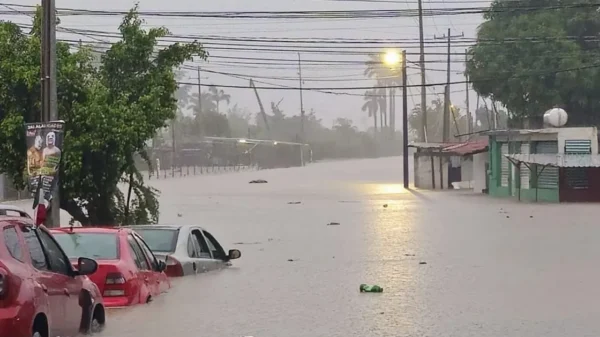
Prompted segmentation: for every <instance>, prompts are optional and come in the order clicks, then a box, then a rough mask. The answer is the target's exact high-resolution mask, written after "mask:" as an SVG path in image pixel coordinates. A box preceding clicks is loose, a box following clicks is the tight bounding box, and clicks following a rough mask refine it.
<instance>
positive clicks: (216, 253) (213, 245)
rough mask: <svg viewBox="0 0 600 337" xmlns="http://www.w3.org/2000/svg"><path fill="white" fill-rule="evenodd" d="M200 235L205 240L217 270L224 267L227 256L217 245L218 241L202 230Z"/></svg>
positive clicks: (219, 245)
mask: <svg viewBox="0 0 600 337" xmlns="http://www.w3.org/2000/svg"><path fill="white" fill-rule="evenodd" d="M202 234H203V235H204V237H205V238H206V244H207V245H208V249H209V250H210V253H211V255H212V257H213V259H214V260H215V263H216V264H217V268H220V267H224V266H225V265H226V262H227V254H225V251H224V250H223V247H221V244H219V241H217V239H215V237H214V236H213V235H212V234H210V233H209V232H207V231H206V230H202Z"/></svg>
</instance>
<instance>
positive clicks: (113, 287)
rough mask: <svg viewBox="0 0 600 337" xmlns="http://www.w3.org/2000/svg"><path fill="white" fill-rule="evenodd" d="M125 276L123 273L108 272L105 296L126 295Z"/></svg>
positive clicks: (105, 282)
mask: <svg viewBox="0 0 600 337" xmlns="http://www.w3.org/2000/svg"><path fill="white" fill-rule="evenodd" d="M126 282H127V281H126V280H125V276H123V274H121V273H108V274H107V275H106V280H105V281H104V292H103V293H102V296H103V297H119V296H125V283H126Z"/></svg>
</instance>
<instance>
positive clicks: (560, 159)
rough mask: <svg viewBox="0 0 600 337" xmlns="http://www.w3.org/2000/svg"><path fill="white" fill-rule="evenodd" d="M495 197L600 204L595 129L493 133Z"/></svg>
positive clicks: (599, 163) (491, 174)
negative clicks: (595, 202) (599, 202)
mask: <svg viewBox="0 0 600 337" xmlns="http://www.w3.org/2000/svg"><path fill="white" fill-rule="evenodd" d="M486 134H487V135H488V136H489V163H490V164H489V170H488V174H487V179H488V186H489V194H490V195H491V196H494V197H511V198H515V199H517V200H526V201H543V202H581V201H600V156H599V155H598V132H597V130H596V128H595V127H573V128H544V129H532V130H492V131H488V132H486Z"/></svg>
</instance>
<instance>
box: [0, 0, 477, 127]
mask: <svg viewBox="0 0 600 337" xmlns="http://www.w3.org/2000/svg"><path fill="white" fill-rule="evenodd" d="M10 2H11V3H16V4H23V5H34V4H37V3H39V1H38V2H36V1H32V0H12V1H10ZM56 2H57V4H56V6H57V7H59V8H85V9H96V10H127V9H129V8H130V7H132V6H133V5H134V3H135V1H128V0H103V1H98V2H95V1H94V2H91V1H81V0H56ZM139 4H140V10H142V11H150V10H153V11H157V10H158V11H191V12H197V11H284V10H285V11H289V10H353V9H407V8H415V9H416V8H417V2H416V0H400V1H398V0H396V1H395V2H394V3H389V4H387V3H381V2H374V3H368V2H350V1H329V0H302V1H301V0H298V1H296V0H254V1H247V0H245V1H244V0H219V1H190V0H170V1H158V0H142V1H139ZM488 4H489V3H488V2H486V1H456V0H446V1H444V0H425V1H424V8H425V9H429V8H433V9H436V8H437V9H443V8H456V7H481V6H487V5H488ZM3 19H5V20H11V21H18V22H21V23H28V22H30V20H29V18H27V17H23V16H21V17H19V16H9V17H7V16H5V17H3ZM61 20H62V23H61V26H62V27H67V28H75V29H91V30H102V31H110V32H115V31H116V30H117V26H118V24H119V22H120V18H119V17H91V16H85V17H64V18H61ZM146 20H147V24H148V25H149V26H161V25H162V26H166V27H167V28H169V29H170V30H171V32H172V33H173V34H178V35H219V36H229V37H267V38H301V39H306V38H346V39H396V40H400V39H414V40H418V38H419V35H418V18H416V17H414V18H412V17H410V18H385V19H384V18H369V19H336V20H332V19H287V20H284V19H206V18H164V17H162V18H156V17H150V18H147V19H146ZM424 22H425V39H431V38H433V37H434V36H435V35H437V36H441V35H443V34H445V33H446V32H447V29H448V28H451V30H452V34H453V35H455V34H456V35H459V34H461V33H464V36H465V37H466V38H474V37H475V36H476V29H477V26H478V25H479V24H480V23H481V22H482V17H481V15H480V14H471V15H455V16H435V17H429V18H426V19H425V21H424ZM58 38H59V39H60V38H68V39H82V40H84V41H86V40H89V37H86V36H77V35H66V34H64V33H59V34H58ZM104 40H106V41H109V40H111V39H110V38H106V39H104ZM201 42H202V41H201ZM205 42H212V43H213V44H212V45H207V46H206V47H207V50H208V51H209V53H210V54H211V55H212V57H209V59H208V62H202V63H200V62H194V63H189V64H190V65H192V66H198V65H201V67H202V69H205V70H207V71H217V72H225V73H231V74H238V75H241V77H255V80H256V81H262V82H268V83H270V84H277V85H284V86H291V87H297V86H298V80H297V79H296V78H297V76H298V68H297V65H296V64H294V62H295V61H294V60H297V58H298V55H297V53H296V52H270V53H268V52H263V51H260V52H259V51H251V50H222V49H213V48H211V47H217V48H218V47H223V43H230V44H231V43H238V44H239V43H242V44H243V43H244V42H231V41H214V40H212V41H205ZM440 42H441V41H440ZM214 43H216V44H217V45H215V44H214ZM218 44H221V45H218ZM253 44H254V43H253ZM269 45H270V47H272V43H269ZM295 46H297V44H295ZM321 46H322V45H321ZM390 47H398V48H406V49H407V51H408V52H409V53H410V52H415V53H416V52H418V44H416V43H414V42H411V43H407V45H406V46H402V45H398V46H390ZM238 48H239V47H238ZM252 48H254V47H252ZM242 49H243V48H242ZM464 49H465V43H464V42H463V43H460V45H459V46H458V47H456V48H453V49H452V51H453V52H464ZM338 50H342V51H343V52H344V53H346V54H337V55H335V54H331V53H329V54H324V53H308V52H306V53H302V55H301V57H302V58H303V59H305V60H330V61H331V60H334V61H355V63H351V62H347V63H340V64H335V65H331V64H329V65H322V64H321V65H318V64H315V62H312V63H311V62H310V61H307V63H308V64H305V65H304V66H303V67H302V76H303V77H304V79H305V81H304V84H303V85H304V86H305V87H307V88H315V87H321V88H322V87H364V86H371V85H374V81H372V80H368V79H366V78H365V77H364V75H363V71H364V68H365V67H364V65H362V64H359V63H358V61H361V62H362V61H366V60H367V56H366V55H365V53H366V51H367V50H368V51H370V52H372V51H375V48H372V49H367V50H366V49H360V48H357V49H356V50H354V51H352V50H353V49H352V48H350V49H349V47H344V49H338ZM445 51H446V46H445V45H439V44H433V43H430V44H428V45H427V46H426V52H427V53H432V52H438V53H443V52H445ZM349 52H356V54H348V53H349ZM236 57H246V58H260V59H285V60H289V61H276V62H275V61H274V62H273V64H266V65H265V63H269V61H264V60H260V61H256V62H257V63H260V64H251V63H252V62H253V61H249V60H247V59H246V60H242V59H237V60H236ZM408 59H409V66H410V67H411V68H410V69H409V71H408V81H409V84H413V85H416V84H419V83H420V77H419V71H418V67H417V66H416V65H413V64H411V62H418V55H409V56H408ZM426 59H427V61H434V60H437V61H439V62H437V63H436V62H431V63H430V62H428V63H427V68H428V69H430V70H428V71H427V81H428V82H430V83H443V82H445V81H446V73H445V68H446V64H445V60H446V57H445V56H444V55H427V56H426ZM452 59H453V60H457V61H458V60H462V59H463V57H462V56H453V57H452ZM452 68H453V71H452V75H451V76H452V81H463V80H464V76H463V73H462V71H463V70H464V64H463V63H459V62H453V63H452ZM187 77H188V79H187V81H190V82H195V81H197V76H196V74H195V73H193V72H190V73H189V74H188V76H187ZM201 77H202V82H203V84H204V83H206V84H215V85H234V86H247V85H248V80H246V79H240V78H235V77H232V76H226V75H220V74H214V73H208V72H203V73H202V76H201ZM269 77H273V78H275V79H271V78H269ZM257 86H270V85H269V84H264V83H257ZM224 90H225V91H226V92H228V93H229V94H231V96H232V104H233V103H238V105H239V106H240V107H246V108H248V109H250V110H251V111H252V112H258V110H259V109H258V104H257V102H256V98H255V96H254V93H253V92H252V91H251V90H250V89H246V88H243V89H238V88H225V89H224ZM451 91H452V103H453V104H454V105H456V106H458V107H461V110H464V106H465V85H464V84H456V85H454V86H453V87H452V89H451ZM343 92H345V93H349V94H351V95H346V94H343V95H334V94H326V93H319V92H313V91H304V107H305V111H310V109H314V110H315V111H316V112H317V114H318V116H319V117H320V118H322V119H323V121H324V123H326V124H327V125H328V126H330V125H331V123H332V121H333V120H334V119H335V118H338V117H347V118H351V119H352V120H354V122H355V123H356V125H357V126H358V127H360V128H361V129H364V128H366V127H368V126H371V124H372V121H371V119H370V118H368V117H367V114H366V113H364V112H362V111H361V106H362V104H363V98H362V97H361V96H360V95H361V94H363V93H364V90H344V91H343ZM259 93H260V96H261V99H262V100H263V103H264V104H265V105H266V106H267V107H268V106H269V105H270V104H269V102H271V101H275V102H278V101H279V100H281V99H283V101H282V102H281V104H280V107H281V108H282V109H283V110H284V113H285V114H287V115H295V114H298V113H299V111H300V98H299V92H298V91H296V90H267V89H259ZM419 93H420V90H419V88H410V90H409V95H411V96H410V97H409V99H408V106H409V109H411V108H412V106H413V105H414V104H418V103H419V102H420V98H419V96H418V95H419ZM434 93H443V86H436V87H432V88H430V89H428V101H431V100H432V99H434V98H435V95H434ZM354 95H355V96H354ZM475 99H476V96H475V93H474V92H471V107H472V110H473V107H474V106H475ZM396 104H397V112H396V113H397V115H398V117H397V120H400V114H401V111H400V109H401V97H398V99H397V103H396ZM397 125H398V126H397V127H398V128H400V124H399V123H398V124H397Z"/></svg>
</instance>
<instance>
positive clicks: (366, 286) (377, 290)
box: [360, 283, 383, 293]
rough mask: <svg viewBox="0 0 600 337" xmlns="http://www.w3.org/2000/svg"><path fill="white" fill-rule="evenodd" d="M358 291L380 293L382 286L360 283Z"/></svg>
mask: <svg viewBox="0 0 600 337" xmlns="http://www.w3.org/2000/svg"><path fill="white" fill-rule="evenodd" d="M360 292H361V293H382V292H383V288H382V287H380V286H378V285H375V284H373V285H371V284H364V283H363V284H361V285H360Z"/></svg>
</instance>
